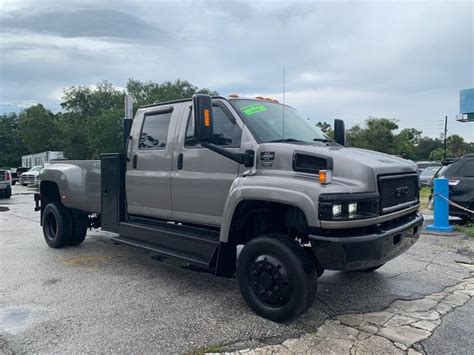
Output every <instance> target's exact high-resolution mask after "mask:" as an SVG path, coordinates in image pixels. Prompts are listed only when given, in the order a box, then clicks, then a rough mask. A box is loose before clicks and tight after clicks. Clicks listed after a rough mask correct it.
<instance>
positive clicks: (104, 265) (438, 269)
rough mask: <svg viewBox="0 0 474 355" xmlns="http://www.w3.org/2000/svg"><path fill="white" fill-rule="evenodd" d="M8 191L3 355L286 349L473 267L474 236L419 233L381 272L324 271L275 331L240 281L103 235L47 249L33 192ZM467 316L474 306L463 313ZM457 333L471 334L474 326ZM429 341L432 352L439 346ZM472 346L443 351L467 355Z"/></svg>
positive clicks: (2, 260)
mask: <svg viewBox="0 0 474 355" xmlns="http://www.w3.org/2000/svg"><path fill="white" fill-rule="evenodd" d="M13 192H14V195H13V197H12V199H11V200H0V352H2V351H3V352H9V351H12V352H17V353H24V352H92V351H94V352H114V353H116V352H135V353H137V352H157V351H161V352H186V351H193V350H196V349H198V348H201V347H208V346H211V345H216V347H214V348H220V349H224V350H230V351H232V350H238V349H243V348H255V347H261V346H265V345H269V344H279V343H282V342H284V341H285V340H286V339H289V338H298V337H300V336H301V335H303V334H306V333H308V332H315V331H317V330H318V328H319V327H320V326H321V325H322V324H324V323H325V322H326V321H330V320H333V319H337V316H340V315H344V314H350V313H368V312H375V311H381V310H384V309H386V308H387V307H389V306H390V305H391V304H392V303H393V302H394V301H395V300H400V299H405V300H410V299H419V298H423V297H424V296H426V295H430V294H433V293H436V292H441V291H443V290H444V289H445V288H446V287H447V286H452V285H457V284H459V283H460V282H461V281H462V280H463V279H465V278H468V277H469V276H470V271H469V269H468V268H466V267H465V266H463V265H461V264H459V263H458V262H464V263H473V262H474V258H473V256H474V253H473V250H474V246H473V244H474V241H473V240H472V239H468V238H465V237H463V236H461V235H455V236H451V237H443V236H433V235H422V236H421V238H420V240H419V242H418V243H417V244H416V245H415V246H414V247H413V248H412V249H410V250H409V251H408V252H407V253H405V254H404V255H402V256H400V257H399V258H397V259H395V260H393V261H391V262H389V263H387V264H386V265H385V266H384V267H382V268H381V269H379V270H378V271H377V272H374V273H371V274H364V273H342V272H326V273H325V274H324V275H323V276H322V277H321V278H320V279H319V285H318V294H317V300H316V302H315V303H314V305H313V307H312V308H311V309H310V310H309V311H308V312H306V313H305V314H304V315H303V316H302V317H300V318H299V319H297V320H295V321H293V322H290V323H285V324H277V323H273V322H271V321H268V320H265V319H262V318H260V317H258V316H256V315H255V314H254V313H253V312H252V311H251V310H250V309H249V308H248V307H247V306H246V304H245V303H244V301H243V300H242V298H241V296H240V293H239V290H238V287H237V283H236V281H235V280H232V279H231V280H228V279H221V278H215V277H214V276H212V275H210V274H208V273H205V272H198V271H193V270H189V269H186V268H184V267H181V265H180V264H178V263H176V262H173V261H168V262H160V261H158V260H157V258H156V257H153V255H151V254H147V253H145V252H143V251H141V250H137V249H134V248H130V247H127V246H124V245H115V244H114V243H113V242H112V241H111V239H110V234H108V233H105V232H100V231H92V232H89V233H88V238H87V239H86V241H85V242H84V243H83V244H81V245H80V246H78V247H70V248H64V249H60V250H53V249H50V248H48V247H47V245H46V243H45V242H44V241H43V237H42V232H41V228H40V226H39V223H38V218H39V213H38V212H34V211H33V195H32V190H31V189H28V188H24V187H21V186H14V189H13ZM465 307H472V302H468V303H467V304H466V305H465V306H463V307H460V308H457V311H456V312H462V310H463V308H465ZM471 309H472V308H471ZM451 314H456V313H454V311H453V312H452V313H450V315H451ZM461 319H466V318H461ZM463 322H464V321H463ZM438 329H439V330H436V331H435V335H436V336H441V337H443V335H442V334H447V335H446V336H449V333H442V329H443V324H442V325H441V326H440V327H439V328H438ZM458 332H462V333H461V335H460V336H463V337H470V338H473V335H474V334H473V332H474V331H473V329H472V326H469V324H466V326H465V327H459V330H458ZM438 333H439V334H440V335H437V334H438ZM435 335H434V336H435ZM429 342H430V339H428V340H427V341H426V344H427V345H426V346H427V348H428V349H430V350H431V351H432V352H433V353H435V352H436V351H437V349H439V350H440V351H441V349H444V348H441V347H440V346H441V345H437V344H436V342H434V343H433V344H431V345H428V344H429ZM440 343H442V341H441V342H440ZM447 344H448V343H447V342H445V344H443V346H449V345H447ZM465 344H467V343H466V342H463V343H461V344H458V347H457V349H448V350H445V352H450V351H453V352H454V350H457V352H460V350H462V349H463V346H465ZM217 346H218V347H217ZM429 346H431V347H432V348H429ZM459 347H460V348H459ZM461 352H462V351H461Z"/></svg>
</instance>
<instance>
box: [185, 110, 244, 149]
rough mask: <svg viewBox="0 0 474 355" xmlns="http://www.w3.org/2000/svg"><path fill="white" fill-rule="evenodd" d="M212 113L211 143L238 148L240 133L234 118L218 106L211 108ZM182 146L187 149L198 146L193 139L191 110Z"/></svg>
mask: <svg viewBox="0 0 474 355" xmlns="http://www.w3.org/2000/svg"><path fill="white" fill-rule="evenodd" d="M212 113H213V116H214V138H213V140H212V143H214V144H216V145H221V146H231V147H239V146H240V136H241V135H240V133H241V131H240V128H239V126H238V125H237V124H236V123H235V120H234V118H233V117H232V116H231V115H230V113H228V112H226V110H225V109H223V108H222V107H221V106H219V105H214V106H213V107H212ZM184 145H185V146H187V147H192V146H198V145H199V143H198V142H197V141H196V139H195V138H194V119H193V112H192V110H191V109H190V112H189V116H188V122H187V126H186V138H185V144H184Z"/></svg>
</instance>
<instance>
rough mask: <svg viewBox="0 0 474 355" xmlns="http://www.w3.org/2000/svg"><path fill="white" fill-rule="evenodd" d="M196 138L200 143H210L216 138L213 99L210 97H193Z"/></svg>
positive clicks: (200, 95) (201, 95)
mask: <svg viewBox="0 0 474 355" xmlns="http://www.w3.org/2000/svg"><path fill="white" fill-rule="evenodd" d="M193 109H194V137H195V139H196V140H197V141H199V142H209V141H210V140H211V139H212V138H213V136H214V132H213V131H214V130H213V121H214V120H213V116H212V98H211V97H210V96H209V95H204V94H196V95H194V96H193Z"/></svg>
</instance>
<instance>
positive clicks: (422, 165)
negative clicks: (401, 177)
mask: <svg viewBox="0 0 474 355" xmlns="http://www.w3.org/2000/svg"><path fill="white" fill-rule="evenodd" d="M415 164H416V166H417V167H418V169H417V171H418V174H421V173H422V172H423V170H425V169H426V168H427V167H429V166H438V167H441V165H442V164H441V163H440V162H439V161H416V162H415Z"/></svg>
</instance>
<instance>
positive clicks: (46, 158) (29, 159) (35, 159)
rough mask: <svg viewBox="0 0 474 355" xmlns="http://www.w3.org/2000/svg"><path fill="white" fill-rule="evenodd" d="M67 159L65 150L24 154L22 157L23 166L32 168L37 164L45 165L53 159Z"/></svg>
mask: <svg viewBox="0 0 474 355" xmlns="http://www.w3.org/2000/svg"><path fill="white" fill-rule="evenodd" d="M60 159H65V158H64V153H63V152H52V151H48V152H41V153H36V154H28V155H23V156H22V157H21V166H22V167H25V168H32V167H33V166H37V165H44V164H45V163H48V162H50V161H51V160H60Z"/></svg>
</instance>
